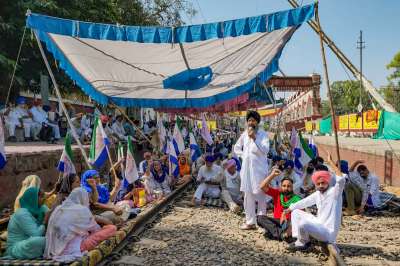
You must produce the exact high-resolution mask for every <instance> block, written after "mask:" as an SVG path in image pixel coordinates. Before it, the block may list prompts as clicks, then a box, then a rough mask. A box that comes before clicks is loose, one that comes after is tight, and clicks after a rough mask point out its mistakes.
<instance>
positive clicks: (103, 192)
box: [81, 170, 110, 203]
mask: <svg viewBox="0 0 400 266" xmlns="http://www.w3.org/2000/svg"><path fill="white" fill-rule="evenodd" d="M98 176H100V175H99V172H97V171H96V170H87V171H85V172H84V173H83V175H82V178H81V186H82V187H83V188H84V189H85V190H86V191H87V192H88V193H91V192H92V187H91V186H90V185H89V183H88V182H87V180H88V179H91V178H95V177H98ZM96 188H97V193H98V194H99V200H98V202H100V203H107V202H108V201H109V200H110V192H109V191H108V189H107V188H106V187H105V186H103V185H96Z"/></svg>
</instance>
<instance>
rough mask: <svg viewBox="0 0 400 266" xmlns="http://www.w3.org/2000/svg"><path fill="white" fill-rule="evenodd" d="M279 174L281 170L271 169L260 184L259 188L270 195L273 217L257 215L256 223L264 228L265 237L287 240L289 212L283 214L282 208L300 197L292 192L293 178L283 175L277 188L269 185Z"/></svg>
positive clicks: (285, 207) (288, 234)
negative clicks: (272, 204)
mask: <svg viewBox="0 0 400 266" xmlns="http://www.w3.org/2000/svg"><path fill="white" fill-rule="evenodd" d="M280 174H281V171H280V170H279V169H276V168H275V169H272V172H271V173H270V174H269V175H268V176H267V178H265V179H264V181H262V182H261V184H260V188H261V189H262V190H263V191H264V192H265V193H266V194H267V195H268V196H270V197H272V200H273V203H274V217H273V218H270V217H268V216H266V215H261V216H258V217H257V223H258V225H259V226H260V227H262V228H264V229H265V234H264V235H265V237H267V238H269V239H275V240H284V239H286V240H288V238H289V237H290V236H291V232H290V213H287V214H284V210H286V209H287V208H289V207H290V206H291V205H292V204H294V203H296V202H298V201H299V200H301V198H300V197H299V196H298V195H296V194H294V193H293V180H292V179H290V178H289V177H283V179H282V180H281V184H280V188H279V189H276V188H273V187H271V185H270V184H271V181H272V180H273V179H274V178H276V177H277V176H279V175H280Z"/></svg>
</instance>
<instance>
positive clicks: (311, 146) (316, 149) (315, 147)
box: [308, 135, 318, 158]
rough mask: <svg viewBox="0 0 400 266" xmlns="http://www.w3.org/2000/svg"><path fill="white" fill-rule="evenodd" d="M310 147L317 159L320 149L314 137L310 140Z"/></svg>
mask: <svg viewBox="0 0 400 266" xmlns="http://www.w3.org/2000/svg"><path fill="white" fill-rule="evenodd" d="M308 147H309V148H310V149H311V151H312V152H313V155H314V158H315V157H317V156H318V148H317V145H316V144H315V142H314V137H313V136H312V135H311V136H310V138H309V139H308Z"/></svg>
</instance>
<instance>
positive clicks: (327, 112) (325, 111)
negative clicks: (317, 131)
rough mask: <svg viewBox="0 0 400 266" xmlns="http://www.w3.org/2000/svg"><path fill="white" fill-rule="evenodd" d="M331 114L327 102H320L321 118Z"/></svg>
mask: <svg viewBox="0 0 400 266" xmlns="http://www.w3.org/2000/svg"><path fill="white" fill-rule="evenodd" d="M330 114H331V108H330V106H329V100H322V101H321V115H322V117H326V116H328V115H330Z"/></svg>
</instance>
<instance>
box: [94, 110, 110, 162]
mask: <svg viewBox="0 0 400 266" xmlns="http://www.w3.org/2000/svg"><path fill="white" fill-rule="evenodd" d="M109 145H110V141H109V139H108V137H107V135H106V133H105V132H104V129H103V125H102V124H101V123H100V120H99V118H98V117H96V120H95V121H94V127H93V135H92V142H91V143H90V152H89V162H90V163H91V164H92V165H93V166H94V167H95V168H100V167H101V166H102V165H103V164H104V163H105V162H106V160H107V158H108V154H107V146H109Z"/></svg>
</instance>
